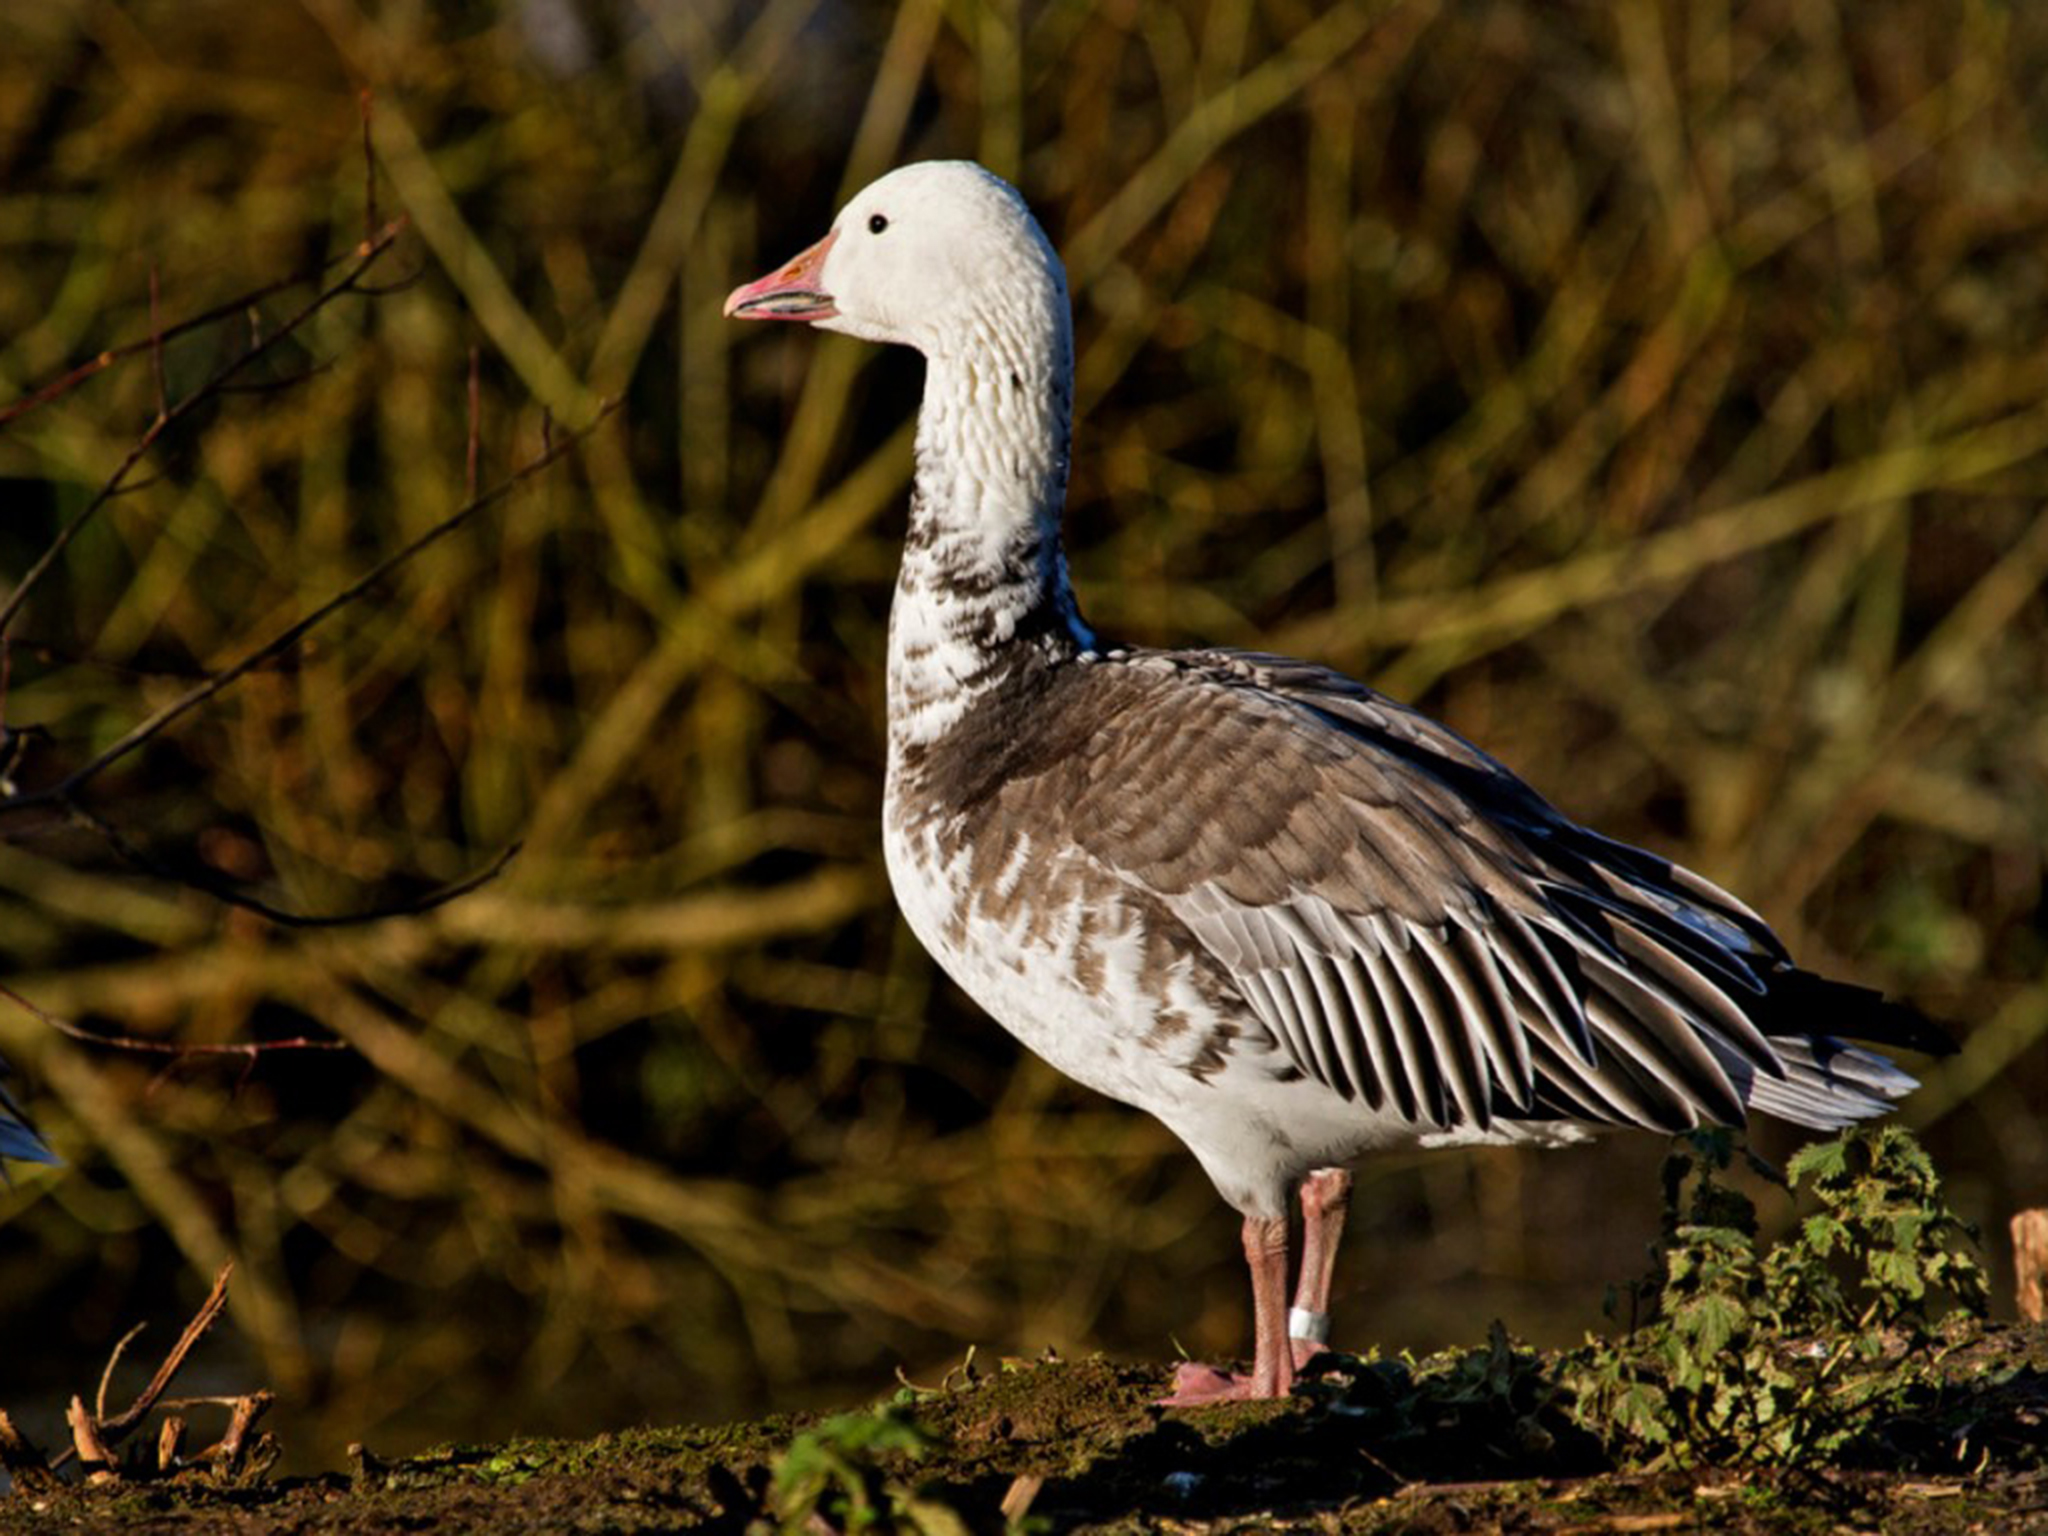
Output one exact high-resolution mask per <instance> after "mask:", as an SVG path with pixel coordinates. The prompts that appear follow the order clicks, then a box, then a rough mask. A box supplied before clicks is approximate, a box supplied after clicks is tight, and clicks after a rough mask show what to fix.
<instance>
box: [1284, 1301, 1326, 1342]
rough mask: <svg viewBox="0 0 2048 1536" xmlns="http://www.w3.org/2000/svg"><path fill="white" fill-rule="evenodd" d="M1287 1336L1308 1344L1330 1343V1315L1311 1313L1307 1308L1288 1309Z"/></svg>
mask: <svg viewBox="0 0 2048 1536" xmlns="http://www.w3.org/2000/svg"><path fill="white" fill-rule="evenodd" d="M1287 1336H1288V1337H1289V1338H1291V1339H1300V1340H1302V1341H1303V1342H1304V1343H1308V1344H1327V1343H1329V1342H1330V1314H1329V1313H1327V1312H1311V1311H1309V1310H1308V1309H1307V1308H1305V1307H1289V1308H1288V1309H1287Z"/></svg>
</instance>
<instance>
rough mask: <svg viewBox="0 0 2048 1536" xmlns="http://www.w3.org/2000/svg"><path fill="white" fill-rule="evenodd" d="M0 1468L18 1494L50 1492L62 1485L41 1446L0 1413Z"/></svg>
mask: <svg viewBox="0 0 2048 1536" xmlns="http://www.w3.org/2000/svg"><path fill="white" fill-rule="evenodd" d="M0 1469H4V1470H5V1471H6V1473H7V1475H8V1476H9V1477H11V1478H13V1479H14V1491H15V1492H16V1493H21V1494H37V1493H50V1492H53V1491H54V1490H56V1489H58V1488H61V1487H63V1486H64V1484H63V1482H62V1481H61V1480H60V1479H59V1478H58V1476H57V1474H56V1473H55V1472H52V1471H51V1470H50V1463H49V1462H48V1461H47V1460H45V1459H44V1456H43V1453H42V1449H41V1448H40V1447H39V1446H37V1445H36V1443H35V1442H34V1441H32V1440H30V1439H29V1437H28V1436H27V1435H24V1434H23V1433H22V1432H21V1431H20V1430H18V1429H16V1428H15V1427H14V1421H13V1420H12V1419H10V1418H8V1417H7V1415H6V1414H4V1413H0Z"/></svg>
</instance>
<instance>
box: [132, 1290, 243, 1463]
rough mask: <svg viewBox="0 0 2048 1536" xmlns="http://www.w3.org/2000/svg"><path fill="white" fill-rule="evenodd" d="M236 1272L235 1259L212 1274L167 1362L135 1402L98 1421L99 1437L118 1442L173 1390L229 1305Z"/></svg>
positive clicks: (166, 1357)
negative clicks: (187, 1362)
mask: <svg viewBox="0 0 2048 1536" xmlns="http://www.w3.org/2000/svg"><path fill="white" fill-rule="evenodd" d="M234 1272H235V1261H234V1260H233V1259H229V1260H228V1261H227V1263H225V1264H223V1265H221V1267H220V1273H219V1274H217V1275H215V1276H214V1277H213V1289H212V1290H211V1291H210V1292H208V1293H207V1297H206V1300H205V1301H203V1302H201V1303H200V1305H199V1310H198V1311H197V1312H195V1313H194V1314H193V1315H192V1321H191V1322H189V1323H187V1324H186V1325H185V1331H184V1332H183V1333H181V1334H179V1335H178V1342H177V1343H175V1344H173V1345H172V1346H171V1352H170V1353H169V1354H167V1355H165V1356H164V1363H163V1364H162V1365H160V1366H158V1367H157V1368H156V1374H155V1375H154V1376H152V1377H150V1379H149V1385H148V1386H146V1387H144V1388H143V1389H142V1391H141V1393H140V1394H139V1395H138V1396H137V1397H136V1399H135V1401H134V1402H132V1403H130V1404H129V1405H128V1406H127V1407H126V1408H124V1409H122V1410H121V1411H120V1412H119V1413H117V1414H115V1415H114V1417H112V1418H111V1419H104V1418H103V1419H101V1420H100V1421H99V1431H100V1437H101V1439H102V1440H104V1441H105V1442H106V1443H107V1444H109V1445H117V1444H119V1443H120V1441H121V1440H122V1439H123V1438H124V1437H125V1436H126V1435H127V1433H128V1431H130V1430H131V1429H133V1428H134V1427H135V1426H136V1425H137V1424H140V1423H141V1422H142V1420H143V1416H144V1415H146V1414H147V1413H148V1412H149V1410H150V1409H152V1408H154V1407H155V1406H156V1402H157V1399H158V1398H160V1397H162V1396H163V1395H164V1393H165V1392H166V1391H168V1390H169V1389H170V1385H171V1381H172V1379H173V1378H174V1377H175V1376H176V1375H177V1374H178V1372H179V1370H180V1369H182V1368H183V1366H184V1364H185V1357H186V1356H187V1355H189V1354H191V1353H192V1350H193V1347H194V1346H195V1345H197V1344H198V1342H199V1341H200V1340H201V1339H203V1338H205V1337H206V1331H207V1330H208V1329H209V1328H211V1327H212V1326H213V1325H214V1323H215V1322H216V1321H217V1320H218V1319H219V1317H220V1314H221V1312H222V1311H223V1310H224V1309H225V1308H226V1306H227V1304H228V1277H229V1276H230V1275H232V1274H233V1273H234Z"/></svg>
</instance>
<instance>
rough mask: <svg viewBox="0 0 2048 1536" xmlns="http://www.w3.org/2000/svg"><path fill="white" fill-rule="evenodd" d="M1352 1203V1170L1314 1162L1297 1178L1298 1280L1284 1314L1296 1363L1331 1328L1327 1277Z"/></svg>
mask: <svg viewBox="0 0 2048 1536" xmlns="http://www.w3.org/2000/svg"><path fill="white" fill-rule="evenodd" d="M1350 1209H1351V1170H1350V1169H1348V1168H1318V1169H1317V1170H1316V1171H1315V1172H1314V1173H1312V1174H1310V1175H1309V1176H1308V1177H1307V1178H1305V1179H1303V1180H1302V1181H1301V1280H1300V1282H1299V1283H1298V1284H1297V1285H1296V1287H1295V1291H1294V1311H1293V1312H1292V1313H1290V1314H1289V1316H1288V1329H1287V1331H1288V1333H1289V1334H1290V1335H1292V1337H1291V1338H1290V1339H1289V1341H1288V1343H1289V1346H1290V1349H1291V1352H1292V1355H1293V1359H1294V1363H1295V1364H1296V1365H1306V1364H1308V1362H1309V1361H1310V1360H1312V1359H1314V1358H1315V1357H1316V1356H1317V1355H1319V1354H1321V1353H1322V1352H1323V1345H1324V1343H1325V1342H1326V1340H1327V1339H1328V1337H1329V1328H1330V1277H1331V1275H1332V1274H1333V1273H1334V1272H1335V1270H1336V1268H1337V1245H1338V1244H1339V1243H1340V1242H1342V1241H1343V1240H1344V1217H1345V1215H1346V1214H1347V1213H1348V1212H1349V1211H1350Z"/></svg>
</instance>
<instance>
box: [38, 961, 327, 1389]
mask: <svg viewBox="0 0 2048 1536" xmlns="http://www.w3.org/2000/svg"><path fill="white" fill-rule="evenodd" d="M0 997H4V998H5V999H7V1001H8V1002H10V1003H12V1004H14V1006H15V1007H17V1008H19V1009H21V1011H22V1012H23V1013H26V1014H28V1015H30V1016H31V1017H32V1018H34V1019H35V1020H36V1021H37V1022H38V1023H40V1024H43V1025H45V1026H46V1027H48V1028H50V1029H54V1030H55V1031H56V1032H57V1033H58V1034H60V1035H65V1036H68V1037H69V1038H71V1039H73V1040H78V1041H82V1042H84V1043H85V1044H87V1045H98V1046H105V1047H107V1048H108V1049H110V1050H116V1051H134V1052H136V1053H138V1054H145V1055H151V1056H177V1057H181V1058H182V1057H186V1056H241V1057H245V1058H247V1060H248V1063H249V1067H250V1068H253V1067H254V1066H255V1065H256V1059H257V1057H259V1056H261V1055H262V1054H263V1053H264V1052H266V1051H346V1050H348V1049H350V1047H349V1045H348V1044H347V1043H346V1042H345V1041H341V1040H314V1039H311V1038H310V1037H308V1036H305V1035H298V1036H294V1037H293V1038H292V1039H290V1040H234V1041H218V1040H209V1041H205V1042H202V1043H198V1044H194V1043H191V1042H188V1041H171V1040H138V1039H136V1038H135V1037H134V1036H132V1035H102V1034H100V1033H98V1032H97V1031H94V1030H90V1029H86V1028H84V1027H83V1026H81V1025H77V1024H74V1023H72V1022H71V1021H70V1020H69V1019H62V1018H59V1017H58V1016H57V1015H56V1014H54V1013H51V1012H50V1011H49V1010H48V1009H46V1008H43V1007H41V1006H39V1005H38V1004H36V1003H32V1002H30V1001H29V1000H28V999H27V998H25V997H23V996H22V995H21V994H20V993H19V992H17V991H15V990H14V988H12V987H10V986H8V985H6V984H5V983H4V982H0ZM125 1342H126V1340H123V1343H125ZM107 1369H108V1370H110V1371H111V1370H112V1369H113V1367H112V1366H111V1365H109V1366H108V1367H107ZM101 1390H102V1391H105V1384H104V1383H102V1384H101Z"/></svg>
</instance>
